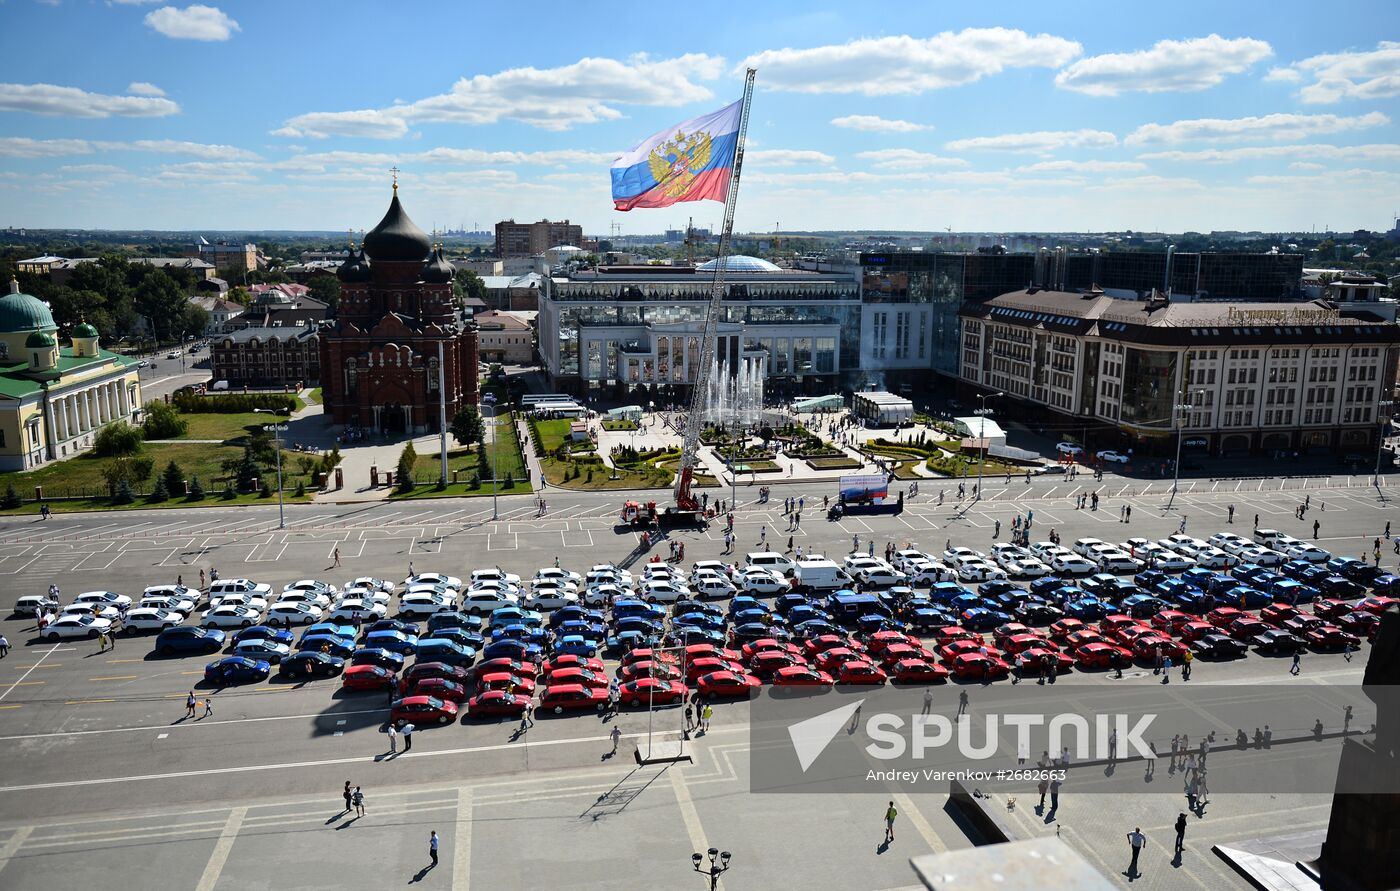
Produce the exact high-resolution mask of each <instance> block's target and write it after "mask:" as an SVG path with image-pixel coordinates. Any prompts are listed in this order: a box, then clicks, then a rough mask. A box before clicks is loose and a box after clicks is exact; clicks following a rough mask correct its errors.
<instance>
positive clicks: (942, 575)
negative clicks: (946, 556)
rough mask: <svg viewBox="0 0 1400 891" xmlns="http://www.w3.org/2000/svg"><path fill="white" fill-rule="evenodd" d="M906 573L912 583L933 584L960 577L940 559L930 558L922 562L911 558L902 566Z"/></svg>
mask: <svg viewBox="0 0 1400 891" xmlns="http://www.w3.org/2000/svg"><path fill="white" fill-rule="evenodd" d="M902 568H903V571H904V574H905V575H907V576H908V577H909V584H910V585H916V586H917V585H932V584H935V583H937V582H951V581H953V580H954V579H956V578H957V577H958V574H957V573H956V572H954V571H953V570H952V569H951V568H950V567H949V566H947V565H946V564H944V563H942V562H941V561H938V560H933V559H928V560H924V561H922V562H920V561H914V560H910V561H907V562H906V563H905V564H904V566H903V567H902Z"/></svg>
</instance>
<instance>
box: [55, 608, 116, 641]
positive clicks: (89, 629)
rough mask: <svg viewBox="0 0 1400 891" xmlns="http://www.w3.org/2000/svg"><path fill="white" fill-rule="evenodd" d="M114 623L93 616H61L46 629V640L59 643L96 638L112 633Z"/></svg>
mask: <svg viewBox="0 0 1400 891" xmlns="http://www.w3.org/2000/svg"><path fill="white" fill-rule="evenodd" d="M111 629H112V622H111V620H109V619H99V618H96V617H94V616H92V615H86V616H81V615H76V614H72V615H67V616H59V617H58V618H57V619H54V620H53V621H52V622H50V623H49V624H48V626H47V627H46V628H44V640H50V641H59V640H72V639H74V638H84V637H96V636H97V635H98V634H100V633H101V632H103V631H110V630H111Z"/></svg>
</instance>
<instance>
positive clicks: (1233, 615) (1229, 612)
mask: <svg viewBox="0 0 1400 891" xmlns="http://www.w3.org/2000/svg"><path fill="white" fill-rule="evenodd" d="M1247 615H1249V614H1248V613H1246V612H1244V611H1243V610H1239V609H1236V608H1235V607H1233V606H1220V607H1216V608H1215V609H1213V610H1211V611H1210V612H1208V613H1206V621H1207V622H1209V623H1211V624H1212V625H1214V626H1215V627H1216V628H1227V629H1228V628H1229V627H1230V626H1231V625H1233V624H1234V623H1235V620H1236V619H1238V618H1240V617H1241V616H1247Z"/></svg>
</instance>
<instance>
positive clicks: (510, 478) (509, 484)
mask: <svg viewBox="0 0 1400 891" xmlns="http://www.w3.org/2000/svg"><path fill="white" fill-rule="evenodd" d="M574 478H575V479H577V478H578V474H577V473H575V474H574ZM514 486H515V474H513V473H507V474H506V484H505V488H507V489H510V488H513V487H514Z"/></svg>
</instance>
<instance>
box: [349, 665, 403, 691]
mask: <svg viewBox="0 0 1400 891" xmlns="http://www.w3.org/2000/svg"><path fill="white" fill-rule="evenodd" d="M394 683H395V678H394V673H393V672H392V671H390V670H389V669H387V668H380V667H379V666H378V665H347V666H345V673H344V674H342V675H341V676H340V686H342V687H344V688H345V689H346V690H387V689H389V688H390V687H392V686H394Z"/></svg>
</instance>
